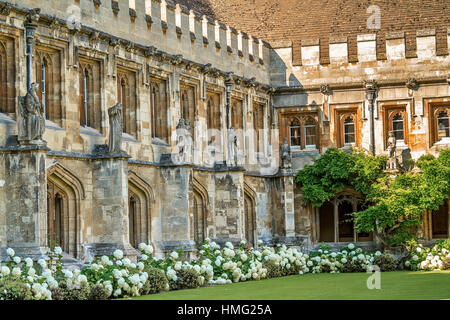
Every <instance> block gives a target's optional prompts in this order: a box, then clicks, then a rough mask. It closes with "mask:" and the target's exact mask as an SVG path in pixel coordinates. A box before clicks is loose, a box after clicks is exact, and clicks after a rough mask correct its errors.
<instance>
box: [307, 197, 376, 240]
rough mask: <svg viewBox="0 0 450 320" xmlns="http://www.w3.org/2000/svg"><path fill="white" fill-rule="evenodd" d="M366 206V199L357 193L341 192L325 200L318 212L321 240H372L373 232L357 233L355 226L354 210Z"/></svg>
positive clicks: (319, 237) (359, 209)
mask: <svg viewBox="0 0 450 320" xmlns="http://www.w3.org/2000/svg"><path fill="white" fill-rule="evenodd" d="M365 208H366V204H365V202H364V200H363V199H362V198H361V197H360V196H359V195H358V194H356V193H352V192H350V191H349V193H348V194H347V193H343V194H342V193H341V194H339V195H338V196H336V197H335V198H334V199H333V200H331V201H328V202H325V203H324V204H323V205H322V206H321V207H320V208H319V209H318V210H317V211H316V212H317V215H318V219H317V220H318V223H319V226H318V228H317V229H316V230H318V233H319V234H318V236H317V235H316V236H317V237H316V239H319V241H321V242H355V241H372V240H373V233H372V232H370V233H357V232H356V230H355V228H354V221H353V215H352V213H354V212H359V211H362V210H364V209H365Z"/></svg>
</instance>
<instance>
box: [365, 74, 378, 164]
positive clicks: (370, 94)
mask: <svg viewBox="0 0 450 320" xmlns="http://www.w3.org/2000/svg"><path fill="white" fill-rule="evenodd" d="M364 88H365V92H366V99H367V101H368V102H369V113H370V143H369V149H370V152H371V153H372V155H373V156H374V155H375V114H374V113H375V108H376V106H375V98H376V93H377V89H378V87H377V83H376V82H375V80H371V81H366V82H364Z"/></svg>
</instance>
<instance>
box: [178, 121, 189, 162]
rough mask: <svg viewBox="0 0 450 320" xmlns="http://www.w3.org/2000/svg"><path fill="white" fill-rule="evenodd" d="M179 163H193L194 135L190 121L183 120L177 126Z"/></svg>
mask: <svg viewBox="0 0 450 320" xmlns="http://www.w3.org/2000/svg"><path fill="white" fill-rule="evenodd" d="M177 147H178V159H177V162H178V163H186V162H191V152H192V135H191V125H190V121H189V119H183V118H181V119H180V121H179V122H178V125H177Z"/></svg>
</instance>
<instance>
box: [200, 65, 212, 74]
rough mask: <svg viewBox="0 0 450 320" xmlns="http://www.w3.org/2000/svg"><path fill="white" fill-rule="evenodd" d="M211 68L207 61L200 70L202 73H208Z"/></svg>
mask: <svg viewBox="0 0 450 320" xmlns="http://www.w3.org/2000/svg"><path fill="white" fill-rule="evenodd" d="M211 69H212V66H211V63H207V64H205V65H204V66H203V67H202V69H201V72H202V73H203V74H208V73H209V72H211Z"/></svg>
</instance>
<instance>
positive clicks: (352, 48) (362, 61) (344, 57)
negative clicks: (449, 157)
mask: <svg viewBox="0 0 450 320" xmlns="http://www.w3.org/2000/svg"><path fill="white" fill-rule="evenodd" d="M446 30H447V32H446V33H445V36H446V39H445V40H446V42H444V44H445V46H444V45H443V39H442V34H441V32H437V31H436V30H435V29H420V30H417V31H416V32H415V36H414V38H413V40H414V43H413V44H414V46H412V44H411V43H410V42H409V41H410V40H411V38H410V37H407V36H406V33H405V32H403V31H400V32H388V33H386V34H383V39H380V38H379V37H381V36H379V35H378V34H376V33H364V34H357V35H354V36H351V37H330V38H329V41H327V43H324V42H325V41H322V40H321V39H311V40H302V41H301V46H300V49H299V50H298V49H296V47H295V46H293V43H292V41H280V42H278V43H277V42H273V43H271V45H272V48H273V52H272V55H271V61H270V74H271V84H272V85H273V86H275V87H304V88H306V87H315V88H317V87H319V86H320V84H323V83H328V84H332V85H334V86H350V85H351V84H352V83H356V84H360V83H362V82H363V81H364V80H367V79H372V78H373V77H376V78H377V80H378V81H384V82H392V81H393V82H402V81H403V82H404V81H406V80H407V79H409V78H418V79H428V80H430V79H441V80H442V79H444V78H445V79H446V78H447V77H448V72H447V71H443V70H449V69H448V68H449V67H450V56H449V53H450V50H449V48H450V28H447V29H446ZM411 47H414V48H415V50H414V51H411Z"/></svg>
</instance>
